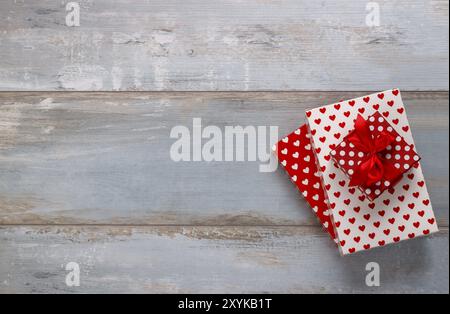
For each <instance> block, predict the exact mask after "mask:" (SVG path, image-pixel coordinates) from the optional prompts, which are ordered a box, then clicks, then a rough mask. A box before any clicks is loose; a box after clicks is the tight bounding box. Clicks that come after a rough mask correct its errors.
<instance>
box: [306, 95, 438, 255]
mask: <svg viewBox="0 0 450 314" xmlns="http://www.w3.org/2000/svg"><path fill="white" fill-rule="evenodd" d="M359 116H361V117H362V118H363V119H364V120H365V121H369V122H370V123H373V124H374V123H375V122H377V128H376V129H375V124H374V125H373V129H372V130H370V132H374V133H375V132H376V131H377V130H378V127H379V126H383V131H384V129H385V128H386V130H387V129H388V128H392V132H390V134H392V136H393V137H395V138H394V142H393V143H392V144H391V145H390V146H392V149H388V148H390V147H388V146H389V145H388V146H386V149H385V150H386V152H385V151H384V150H381V151H380V152H377V154H381V157H379V158H383V159H386V160H388V161H394V168H396V169H397V170H398V171H400V170H401V167H403V170H401V171H402V173H403V175H401V176H399V177H398V179H397V181H396V180H394V179H392V180H393V181H394V182H392V183H391V185H390V186H389V187H387V189H384V190H383V191H384V193H383V192H382V189H381V185H380V191H379V195H378V197H376V198H374V199H371V198H370V197H368V196H367V194H370V195H372V194H371V193H365V192H369V191H363V192H361V191H360V189H358V187H357V186H350V185H351V183H350V181H351V180H352V175H354V174H355V173H354V172H353V174H352V173H351V172H350V173H349V169H350V168H346V167H345V165H340V164H339V163H340V162H339V160H340V157H345V156H341V151H345V154H347V153H348V154H349V156H350V151H347V150H345V149H346V148H348V147H342V148H339V145H341V146H342V143H344V142H345V143H346V144H344V146H346V145H348V146H350V145H349V144H347V143H348V140H349V139H348V138H346V136H347V135H350V134H352V132H354V130H355V122H357V120H358V117H359ZM380 116H382V117H383V118H384V120H385V121H383V122H381V120H380V121H378V120H377V118H379V117H380ZM306 117H307V122H308V126H309V133H310V140H311V145H312V149H313V152H314V155H315V159H316V163H317V169H318V173H319V175H320V177H321V183H322V187H323V189H324V197H325V199H326V206H327V210H328V211H329V213H330V221H331V223H332V225H333V228H334V231H335V234H336V238H337V244H338V247H339V251H340V252H341V254H342V255H348V254H353V253H356V252H359V251H364V250H369V249H373V248H376V247H382V246H386V245H388V244H391V243H398V242H400V241H403V240H408V239H414V238H417V237H421V236H426V235H430V234H433V233H435V232H438V226H437V223H436V218H435V216H434V213H433V208H432V205H431V202H430V198H429V194H428V190H427V186H426V181H425V178H424V175H423V173H422V167H421V164H420V161H419V160H415V159H417V158H418V157H415V156H417V153H416V152H415V151H414V147H415V146H414V140H413V136H412V132H411V128H410V125H409V122H408V119H407V116H406V110H405V107H404V104H403V101H402V97H401V93H400V91H399V90H390V91H386V92H383V93H378V94H373V95H368V96H365V97H361V98H357V99H353V100H349V101H342V102H339V103H336V104H332V105H328V106H324V107H319V108H315V109H312V110H309V111H307V112H306ZM372 117H373V119H371V118H372ZM374 119H375V120H374ZM371 120H372V121H371ZM378 123H379V124H380V125H378ZM380 130H381V128H380ZM389 130H390V129H389ZM389 130H388V132H389ZM383 131H381V132H383ZM378 132H380V131H378ZM375 134H376V133H375ZM394 134H395V135H394ZM397 134H398V135H397ZM375 136H376V135H375ZM398 137H400V138H398ZM397 139H398V140H399V141H398V142H397ZM397 143H399V144H397ZM352 145H354V146H355V148H356V145H355V144H354V143H352ZM397 145H399V146H401V147H400V150H398V152H399V153H398V155H399V156H396V155H397V149H396V146H397ZM406 147H410V148H406ZM402 148H403V149H402ZM408 149H410V151H408V152H407V150H408ZM333 151H335V154H334V157H332V154H331V153H332V152H333ZM391 151H392V153H390V152H391ZM388 154H389V155H388ZM355 155H357V153H356V150H355ZM406 155H409V160H407V159H408V157H406V158H405V156H406ZM360 156H361V157H359V158H361V159H362V160H364V158H367V156H365V155H364V156H363V155H362V154H361V155H360ZM354 157H355V156H353V157H351V160H353V161H354V162H355V163H356V165H357V164H358V162H359V161H361V163H362V162H363V161H362V160H361V159H360V160H358V159H355V158H354ZM299 158H301V156H299ZM377 158H378V157H377ZM392 158H393V159H392ZM419 159H420V157H419ZM400 160H401V163H400ZM348 161H350V159H347V160H346V161H345V162H346V163H347V162H348ZM396 162H398V163H399V165H400V168H398V167H395V164H396ZM361 163H360V165H361ZM405 165H408V166H405ZM408 167H410V168H409V169H407V168H408ZM343 170H345V171H346V172H344V171H343ZM353 171H355V170H353ZM405 171H406V172H405ZM346 173H347V174H346ZM348 174H349V175H348ZM359 179H361V178H359ZM357 180H358V179H357ZM352 183H353V184H354V183H355V182H352ZM358 183H361V182H358ZM377 183H378V182H375V185H376V184H377ZM395 183H396V184H395ZM375 191H376V189H375ZM376 194H378V193H376ZM375 196H377V195H375Z"/></svg>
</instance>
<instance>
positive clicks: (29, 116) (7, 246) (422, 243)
mask: <svg viewBox="0 0 450 314" xmlns="http://www.w3.org/2000/svg"><path fill="white" fill-rule="evenodd" d="M354 96H357V95H355V93H344V92H328V93H325V92H320V93H311V92H303V93H292V92H285V93H119V94H117V93H0V143H1V147H0V177H1V178H2V181H1V184H0V224H1V225H2V226H1V227H0V293H16V292H31V293H89V292H102V293H108V292H119V293H120V292H136V293H147V292H153V293H164V292H166V293H170V292H172V293H181V292H188V293H195V292H235V293H241V292H242V293H250V292H254V293H256V292H287V293H331V292H338V293H345V292H348V293H365V292H374V293H389V292H394V293H408V292H417V293H422V292H428V293H442V292H447V293H448V286H449V283H448V277H449V276H448V252H449V250H448V245H449V244H448V128H449V121H448V92H440V93H436V92H420V93H417V92H414V93H404V94H403V98H404V101H405V103H406V105H407V110H408V114H409V118H410V120H411V125H412V128H413V132H414V134H415V138H416V143H417V145H418V150H419V151H420V153H421V155H422V156H423V157H424V163H423V166H424V171H425V173H426V176H427V179H428V181H429V187H430V192H431V195H432V201H433V203H434V206H435V210H436V214H437V217H438V220H439V224H440V227H441V232H440V233H439V234H438V235H436V236H433V237H430V238H426V239H417V240H412V241H407V242H405V243H401V244H399V245H395V246H390V247H386V248H383V249H375V250H373V251H371V252H368V253H364V254H357V255H355V256H351V257H347V258H342V257H340V256H339V254H338V251H337V249H336V247H335V245H334V244H333V243H332V241H331V240H330V239H329V238H328V236H327V235H326V234H325V233H324V232H323V231H322V229H321V228H320V227H319V226H318V223H317V222H316V219H315V217H314V216H313V215H312V214H311V211H310V209H309V208H308V206H307V205H306V204H305V203H304V201H303V200H302V199H301V197H300V195H299V194H298V193H297V191H296V189H295V187H294V186H293V185H292V184H291V183H290V182H289V180H288V178H287V177H286V175H285V174H284V173H283V171H282V170H281V169H278V170H277V171H276V172H275V173H259V171H258V165H259V162H242V163H236V162H228V163H227V162H222V163H213V164H208V163H203V162H200V163H194V162H181V163H175V162H173V161H172V160H171V159H170V155H169V150H170V146H171V145H172V143H173V142H174V141H175V139H170V137H169V134H170V130H171V128H172V127H174V126H176V125H185V126H187V127H189V128H191V129H192V126H191V125H192V119H193V118H194V117H201V118H202V119H203V124H204V126H206V125H217V126H219V127H220V128H223V127H224V126H226V125H230V126H236V125H242V126H247V125H275V126H279V129H280V130H279V136H282V135H283V134H284V133H287V132H289V131H291V130H292V129H294V128H296V127H297V126H298V125H299V124H300V123H302V122H303V121H304V118H303V112H304V110H305V109H306V108H309V107H314V106H317V105H320V104H323V103H332V102H334V101H337V100H339V99H343V98H351V97H354ZM436 156H439V158H436ZM68 262H77V263H79V264H80V266H81V271H82V277H81V278H82V279H81V287H79V288H69V287H67V286H66V285H65V275H66V274H67V271H66V270H65V269H64V267H65V265H66V264H67V263H68ZM369 262H377V263H379V264H380V266H381V278H382V283H381V287H379V288H369V287H367V286H366V284H365V276H366V274H367V271H366V270H365V267H366V264H367V263H369Z"/></svg>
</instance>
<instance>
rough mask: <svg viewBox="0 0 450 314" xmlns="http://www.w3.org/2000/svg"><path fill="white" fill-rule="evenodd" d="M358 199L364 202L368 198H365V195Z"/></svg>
mask: <svg viewBox="0 0 450 314" xmlns="http://www.w3.org/2000/svg"><path fill="white" fill-rule="evenodd" d="M358 199H359V200H360V201H361V202H364V200H365V199H366V196H365V195H360V196H359V197H358Z"/></svg>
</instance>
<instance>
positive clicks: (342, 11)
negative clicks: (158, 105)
mask: <svg viewBox="0 0 450 314" xmlns="http://www.w3.org/2000/svg"><path fill="white" fill-rule="evenodd" d="M67 2H69V1H68V0H63V1H53V0H41V1H24V0H3V1H1V2H0V47H1V49H0V90H84V91H87V90H107V91H109V90H126V91H131V90H146V91H155V90H186V91H189V90H207V91H216V90H303V91H304V90H368V89H370V90H383V89H388V88H392V87H393V86H396V87H400V88H403V89H409V90H448V84H449V81H448V65H449V62H448V60H449V59H448V46H449V41H448V38H449V36H448V26H449V23H448V21H449V19H448V16H449V14H448V8H449V5H448V4H449V2H448V0H398V1H377V3H378V4H379V6H380V22H381V25H380V26H379V27H369V26H367V25H366V16H367V15H368V13H369V11H367V10H366V5H367V1H360V0H346V1H342V0H339V1H337V0H325V1H309V0H277V1H260V0H248V1H229V0H220V1H210V0H153V1H137V0H134V1H132V0H115V1H113V2H112V1H110V0H89V1H87V0H80V1H78V3H80V6H81V22H80V27H68V26H66V14H67V12H66V4H67Z"/></svg>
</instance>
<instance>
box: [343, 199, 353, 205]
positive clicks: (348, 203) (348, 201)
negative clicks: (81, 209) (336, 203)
mask: <svg viewBox="0 0 450 314" xmlns="http://www.w3.org/2000/svg"><path fill="white" fill-rule="evenodd" d="M351 202H352V201H351V200H349V199H347V200H345V201H344V204H345V205H347V206H348V205H350V203H351Z"/></svg>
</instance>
